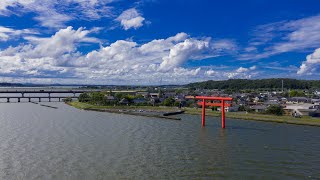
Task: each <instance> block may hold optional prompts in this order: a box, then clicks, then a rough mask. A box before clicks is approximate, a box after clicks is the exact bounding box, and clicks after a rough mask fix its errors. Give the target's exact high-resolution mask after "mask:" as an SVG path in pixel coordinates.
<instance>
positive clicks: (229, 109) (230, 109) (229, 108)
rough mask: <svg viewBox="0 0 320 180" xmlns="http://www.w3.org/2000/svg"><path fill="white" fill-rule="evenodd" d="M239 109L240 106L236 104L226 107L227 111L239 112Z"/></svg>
mask: <svg viewBox="0 0 320 180" xmlns="http://www.w3.org/2000/svg"><path fill="white" fill-rule="evenodd" d="M238 110H239V106H238V105H234V106H231V107H226V111H227V112H238Z"/></svg>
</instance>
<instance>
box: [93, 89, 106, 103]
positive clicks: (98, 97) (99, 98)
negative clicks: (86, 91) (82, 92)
mask: <svg viewBox="0 0 320 180" xmlns="http://www.w3.org/2000/svg"><path fill="white" fill-rule="evenodd" d="M91 102H92V103H93V104H96V105H104V104H106V98H105V96H104V94H102V93H100V92H93V93H91Z"/></svg>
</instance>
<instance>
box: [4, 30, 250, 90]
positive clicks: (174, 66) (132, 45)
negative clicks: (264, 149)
mask: <svg viewBox="0 0 320 180" xmlns="http://www.w3.org/2000/svg"><path fill="white" fill-rule="evenodd" d="M95 31H96V29H91V30H86V29H84V28H79V29H73V28H72V27H67V28H65V29H61V30H59V31H57V32H56V33H55V34H54V35H52V36H51V37H37V36H34V35H32V36H30V35H25V36H24V38H25V39H26V41H27V42H28V43H24V44H20V45H18V46H16V47H12V46H10V47H8V48H6V49H4V50H2V51H0V72H1V74H0V75H1V76H2V77H4V78H5V77H15V79H16V80H17V81H18V80H19V79H21V78H23V79H29V80H32V79H37V80H38V81H41V79H43V81H44V82H46V81H47V79H48V78H50V79H51V81H50V82H51V83H56V81H57V82H59V83H81V82H85V83H88V84H94V83H96V82H99V83H107V84H137V83H138V84H152V83H156V84H157V82H159V79H162V80H163V83H166V84H176V83H177V82H178V84H183V83H189V82H194V81H199V80H206V79H211V78H212V77H213V76H214V75H216V76H215V77H216V78H220V79H225V78H228V77H230V74H232V73H233V72H234V71H235V70H232V69H231V70H227V71H223V72H222V71H221V70H215V72H216V71H217V72H219V73H216V74H215V73H213V72H212V71H213V70H212V69H211V70H209V69H207V68H203V67H201V66H200V67H184V66H183V65H184V63H186V62H187V61H189V60H202V59H206V58H211V57H218V56H222V55H225V54H229V53H230V52H232V51H233V50H234V49H235V48H236V45H235V44H234V43H233V42H232V41H230V40H217V41H215V40H212V38H207V37H203V38H192V37H190V36H189V35H188V34H186V33H178V34H176V35H175V36H171V37H168V38H166V39H155V40H152V41H150V42H146V43H144V44H138V43H136V42H134V41H130V40H118V41H115V42H113V43H111V44H110V45H107V46H105V47H101V48H100V49H97V50H92V51H90V52H88V53H86V54H83V53H81V52H80V51H78V48H79V47H81V44H83V43H94V44H99V43H100V41H99V40H98V39H96V38H94V37H92V36H91V34H93V33H94V32H95ZM241 74H245V75H243V76H242V75H241ZM248 74H250V72H248V71H246V72H237V74H236V75H237V76H239V77H240V78H241V77H244V78H246V77H249V76H250V75H248Z"/></svg>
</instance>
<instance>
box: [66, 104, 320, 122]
mask: <svg viewBox="0 0 320 180" xmlns="http://www.w3.org/2000/svg"><path fill="white" fill-rule="evenodd" d="M67 104H69V105H70V106H73V107H75V108H78V109H84V110H91V111H105V112H112V113H122V114H129V112H132V111H133V112H136V113H135V114H132V115H141V113H139V110H142V111H149V112H173V111H177V110H178V108H176V107H153V106H115V107H114V106H95V105H91V104H86V103H81V102H69V103H67ZM119 110H122V111H119ZM127 110H131V111H127ZM182 110H184V111H185V113H186V114H192V115H201V109H200V108H198V109H197V108H183V109H182ZM126 111H127V112H126ZM206 115H208V116H213V117H219V116H221V113H220V112H214V111H212V110H211V109H207V110H206ZM226 117H227V118H232V119H241V120H253V121H264V122H276V123H286V124H296V125H309V126H320V118H313V117H309V116H303V117H301V118H293V117H291V116H275V115H265V114H256V113H248V114H246V113H245V112H229V113H226Z"/></svg>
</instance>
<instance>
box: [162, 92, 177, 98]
mask: <svg viewBox="0 0 320 180" xmlns="http://www.w3.org/2000/svg"><path fill="white" fill-rule="evenodd" d="M175 96H176V93H175V92H165V93H163V94H162V97H163V98H165V99H167V98H174V97H175Z"/></svg>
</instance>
